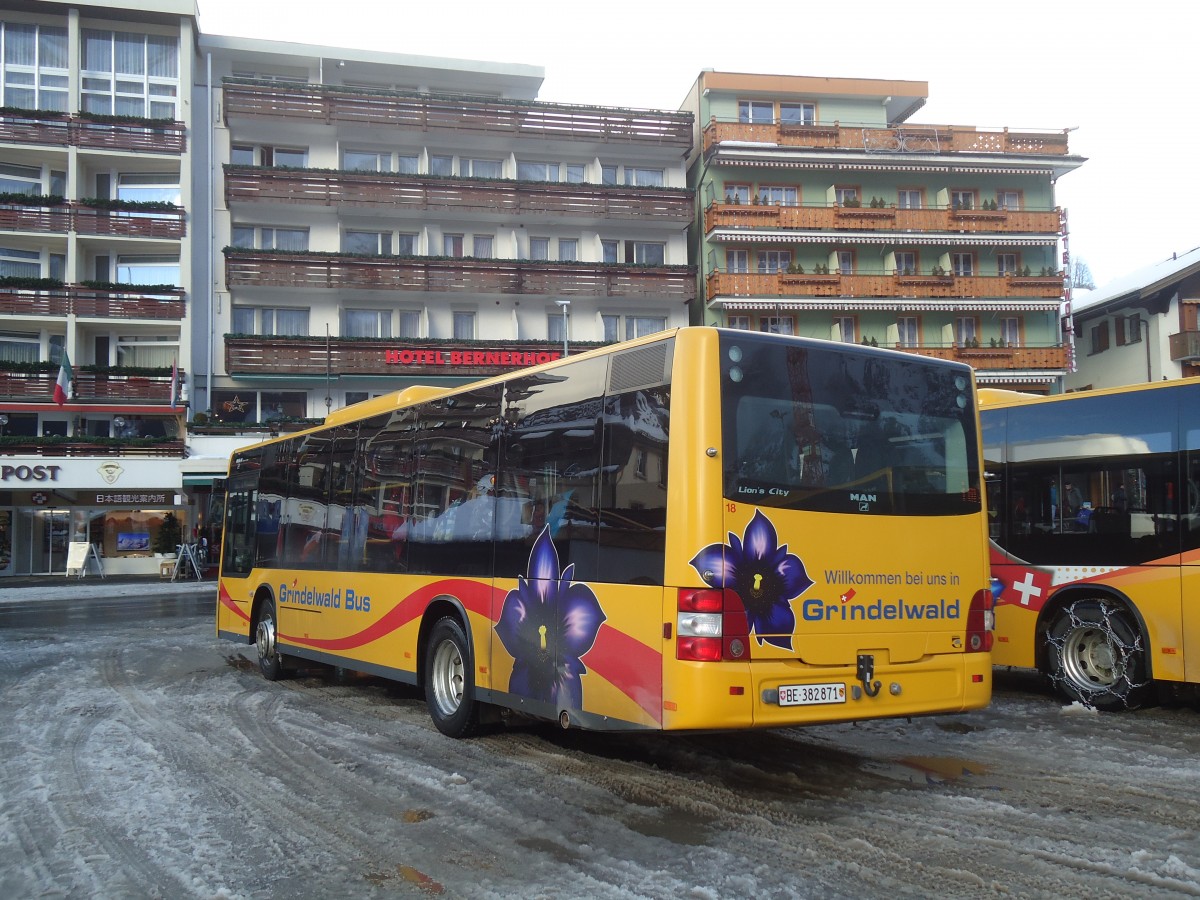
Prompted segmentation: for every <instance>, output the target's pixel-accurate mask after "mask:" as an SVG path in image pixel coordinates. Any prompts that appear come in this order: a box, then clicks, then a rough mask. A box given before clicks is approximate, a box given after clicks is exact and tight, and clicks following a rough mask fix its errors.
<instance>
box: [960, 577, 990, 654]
mask: <svg viewBox="0 0 1200 900" xmlns="http://www.w3.org/2000/svg"><path fill="white" fill-rule="evenodd" d="M992 602H993V601H992V591H991V589H990V588H983V589H982V590H978V591H976V592H975V596H973V597H972V598H971V608H970V609H968V610H967V652H968V653H986V652H988V651H989V650H991V649H992V640H993V634H992V632H993V631H994V630H995V628H996V613H995V612H993V611H992Z"/></svg>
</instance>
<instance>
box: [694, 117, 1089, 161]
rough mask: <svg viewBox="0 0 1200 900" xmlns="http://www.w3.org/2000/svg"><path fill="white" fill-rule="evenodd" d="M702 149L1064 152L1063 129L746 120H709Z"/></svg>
mask: <svg viewBox="0 0 1200 900" xmlns="http://www.w3.org/2000/svg"><path fill="white" fill-rule="evenodd" d="M702 140H703V146H704V151H705V152H706V153H707V152H708V151H709V150H710V149H711V148H712V147H713V146H715V145H717V144H720V143H722V142H724V141H738V142H749V143H755V144H776V145H778V146H781V147H796V148H806V149H809V148H811V149H821V150H861V151H864V152H868V151H869V152H873V153H951V154H953V153H972V154H979V153H986V154H995V153H999V154H1007V155H1013V156H1066V155H1067V154H1068V152H1069V151H1068V149H1067V132H1066V131H1052V132H1042V131H1010V130H1009V129H1007V128H1005V129H1003V130H1002V131H980V130H978V129H977V128H973V127H971V126H969V125H967V126H963V125H906V126H901V127H898V128H864V127H862V126H861V125H860V126H858V127H852V126H849V125H841V124H839V123H836V122H835V123H833V124H831V125H781V124H765V123H756V124H750V123H746V122H718V121H717V120H716V119H713V120H711V121H710V122H709V123H708V125H706V126H705V127H704V134H703V137H702Z"/></svg>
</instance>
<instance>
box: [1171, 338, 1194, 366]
mask: <svg viewBox="0 0 1200 900" xmlns="http://www.w3.org/2000/svg"><path fill="white" fill-rule="evenodd" d="M1167 340H1168V341H1169V342H1170V347H1171V362H1188V363H1190V362H1195V361H1197V360H1200V331H1180V332H1179V333H1177V334H1172V335H1170V336H1169V337H1168V338H1167Z"/></svg>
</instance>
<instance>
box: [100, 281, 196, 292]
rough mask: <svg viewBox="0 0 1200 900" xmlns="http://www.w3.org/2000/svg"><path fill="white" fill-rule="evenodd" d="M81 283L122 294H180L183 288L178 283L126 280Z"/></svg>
mask: <svg viewBox="0 0 1200 900" xmlns="http://www.w3.org/2000/svg"><path fill="white" fill-rule="evenodd" d="M79 284H80V286H82V287H85V288H91V289H92V290H94V291H112V292H113V293H121V294H178V293H180V292H181V291H182V290H183V288H181V287H180V286H179V285H177V284H131V283H129V282H125V281H81V282H79Z"/></svg>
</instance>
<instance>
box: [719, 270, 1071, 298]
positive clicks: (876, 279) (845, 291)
mask: <svg viewBox="0 0 1200 900" xmlns="http://www.w3.org/2000/svg"><path fill="white" fill-rule="evenodd" d="M707 286H708V299H709V301H712V300H715V299H717V298H719V297H946V298H961V297H995V298H1015V297H1039V298H1046V299H1050V298H1058V297H1061V296H1062V293H1063V288H1064V280H1063V279H1062V278H1061V277H1058V276H1052V277H1019V276H1013V275H970V276H958V275H839V274H837V273H833V274H829V275H817V274H805V275H799V274H788V273H783V272H780V273H775V274H758V273H756V272H750V273H729V272H713V273H711V274H710V275H709V276H708V279H707Z"/></svg>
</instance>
